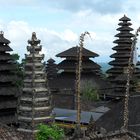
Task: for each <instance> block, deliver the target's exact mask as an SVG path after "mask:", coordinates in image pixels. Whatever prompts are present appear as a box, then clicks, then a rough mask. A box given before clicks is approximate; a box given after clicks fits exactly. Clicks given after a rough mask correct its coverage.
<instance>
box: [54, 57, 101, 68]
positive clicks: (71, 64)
mask: <svg viewBox="0 0 140 140" xmlns="http://www.w3.org/2000/svg"><path fill="white" fill-rule="evenodd" d="M76 66H77V61H76V60H67V59H66V60H63V61H62V62H60V63H59V64H58V65H57V67H58V68H59V69H74V70H76ZM100 68H101V66H99V65H98V64H97V63H95V62H93V61H92V60H86V61H82V69H93V70H94V69H100Z"/></svg>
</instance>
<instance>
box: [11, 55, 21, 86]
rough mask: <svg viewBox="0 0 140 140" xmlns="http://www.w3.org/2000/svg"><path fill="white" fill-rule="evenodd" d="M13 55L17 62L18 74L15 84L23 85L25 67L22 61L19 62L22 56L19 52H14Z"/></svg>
mask: <svg viewBox="0 0 140 140" xmlns="http://www.w3.org/2000/svg"><path fill="white" fill-rule="evenodd" d="M12 57H13V63H15V64H16V71H15V74H16V75H17V80H16V81H15V84H16V85H17V86H18V87H21V86H22V85H23V68H22V63H21V64H20V63H19V62H18V60H19V58H20V56H19V55H18V54H17V53H13V54H12Z"/></svg>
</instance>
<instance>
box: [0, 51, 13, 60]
mask: <svg viewBox="0 0 140 140" xmlns="http://www.w3.org/2000/svg"><path fill="white" fill-rule="evenodd" d="M1 60H2V61H3V60H4V61H8V60H13V57H12V55H10V54H9V53H3V54H0V61H1Z"/></svg>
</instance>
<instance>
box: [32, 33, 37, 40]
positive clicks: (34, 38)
mask: <svg viewBox="0 0 140 140" xmlns="http://www.w3.org/2000/svg"><path fill="white" fill-rule="evenodd" d="M31 40H33V41H35V40H37V37H36V33H35V32H33V33H32V38H31Z"/></svg>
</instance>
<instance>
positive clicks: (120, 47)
mask: <svg viewBox="0 0 140 140" xmlns="http://www.w3.org/2000/svg"><path fill="white" fill-rule="evenodd" d="M112 50H131V48H130V46H128V44H121V45H120V44H119V45H117V46H115V47H113V48H112Z"/></svg>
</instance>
